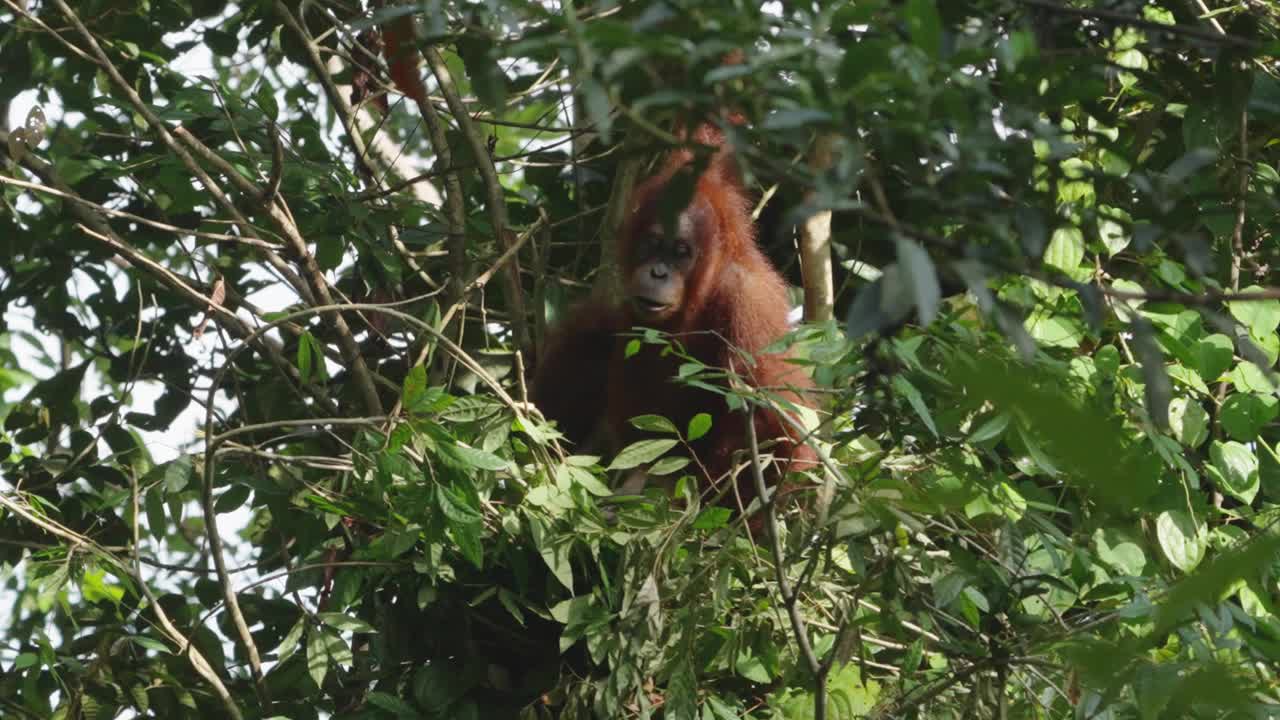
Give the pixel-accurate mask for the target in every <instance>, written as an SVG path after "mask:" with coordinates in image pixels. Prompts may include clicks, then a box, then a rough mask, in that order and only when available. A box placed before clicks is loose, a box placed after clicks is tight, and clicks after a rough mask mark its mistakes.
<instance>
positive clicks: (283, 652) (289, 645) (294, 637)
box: [276, 616, 307, 662]
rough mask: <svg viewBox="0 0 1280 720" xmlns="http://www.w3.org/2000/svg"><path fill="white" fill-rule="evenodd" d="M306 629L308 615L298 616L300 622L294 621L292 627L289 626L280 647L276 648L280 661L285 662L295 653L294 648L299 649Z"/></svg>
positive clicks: (277, 657)
mask: <svg viewBox="0 0 1280 720" xmlns="http://www.w3.org/2000/svg"><path fill="white" fill-rule="evenodd" d="M306 629H307V618H306V616H303V617H300V618H298V622H296V623H294V624H293V627H292V628H289V632H288V633H287V634H286V635H285V636H284V639H283V640H281V641H280V647H279V648H277V649H276V659H277V660H278V661H279V662H284V661H285V660H286V659H287V658H288V657H289V656H290V655H293V651H294V650H297V649H298V641H299V640H301V639H302V632H303V631H304V630H306Z"/></svg>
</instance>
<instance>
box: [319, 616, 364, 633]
mask: <svg viewBox="0 0 1280 720" xmlns="http://www.w3.org/2000/svg"><path fill="white" fill-rule="evenodd" d="M316 617H317V618H319V620H320V622H322V623H324V624H325V625H328V626H329V627H331V628H334V629H337V630H342V631H344V632H358V633H372V632H377V629H376V628H374V627H373V626H372V625H370V624H369V623H367V622H365V621H364V620H361V619H360V618H356V617H351V616H350V615H347V614H346V613H339V612H322V613H316Z"/></svg>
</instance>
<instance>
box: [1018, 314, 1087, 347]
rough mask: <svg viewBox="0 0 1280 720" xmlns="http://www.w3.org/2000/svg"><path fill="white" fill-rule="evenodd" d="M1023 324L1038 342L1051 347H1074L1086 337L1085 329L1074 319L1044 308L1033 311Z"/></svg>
mask: <svg viewBox="0 0 1280 720" xmlns="http://www.w3.org/2000/svg"><path fill="white" fill-rule="evenodd" d="M1023 326H1024V327H1025V328H1026V329H1027V332H1028V333H1030V334H1031V337H1032V338H1034V339H1035V341H1036V342H1038V343H1040V344H1041V345H1047V346H1049V347H1058V348H1069V349H1074V348H1076V347H1078V346H1079V345H1080V340H1081V338H1083V337H1084V330H1083V329H1082V328H1081V326H1080V325H1079V324H1077V323H1076V322H1075V321H1074V320H1071V319H1070V318H1066V317H1063V316H1060V315H1051V314H1049V312H1048V311H1046V310H1043V309H1037V310H1036V311H1035V312H1033V313H1031V315H1029V316H1028V317H1027V319H1026V321H1025V322H1024V323H1023Z"/></svg>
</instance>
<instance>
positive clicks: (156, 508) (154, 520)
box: [144, 488, 169, 540]
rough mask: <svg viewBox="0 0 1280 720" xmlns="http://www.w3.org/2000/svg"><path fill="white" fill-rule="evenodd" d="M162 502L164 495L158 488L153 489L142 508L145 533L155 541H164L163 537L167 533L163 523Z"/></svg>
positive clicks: (166, 527) (166, 526)
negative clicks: (144, 512)
mask: <svg viewBox="0 0 1280 720" xmlns="http://www.w3.org/2000/svg"><path fill="white" fill-rule="evenodd" d="M164 500H165V497H164V493H163V492H161V490H160V488H155V489H153V490H152V491H151V492H149V493H147V496H146V501H145V506H144V507H145V508H146V513H147V532H149V533H150V534H151V537H153V538H155V539H156V540H164V536H165V535H166V534H167V533H168V531H169V528H168V525H167V524H166V523H165V514H164Z"/></svg>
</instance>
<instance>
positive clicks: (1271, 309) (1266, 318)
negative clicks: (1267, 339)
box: [1227, 285, 1280, 337]
mask: <svg viewBox="0 0 1280 720" xmlns="http://www.w3.org/2000/svg"><path fill="white" fill-rule="evenodd" d="M1240 292H1241V293H1242V294H1247V293H1261V292H1264V289H1263V288H1261V287H1258V286H1257V285H1250V286H1249V287H1247V288H1244V289H1243V290H1241V291H1240ZM1227 309H1228V310H1230V311H1231V316H1232V317H1234V318H1235V319H1236V320H1238V321H1240V323H1241V324H1242V325H1244V326H1245V327H1247V328H1249V331H1250V332H1251V333H1253V334H1254V335H1258V336H1260V337H1261V336H1264V335H1267V334H1270V333H1272V332H1275V330H1276V327H1277V326H1280V300H1232V301H1231V302H1228V303H1227Z"/></svg>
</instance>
